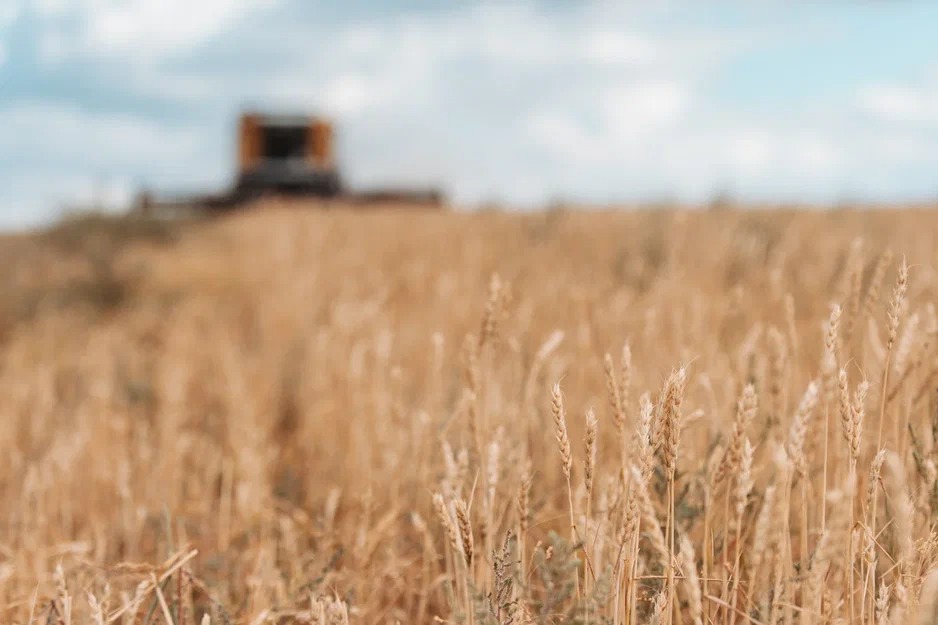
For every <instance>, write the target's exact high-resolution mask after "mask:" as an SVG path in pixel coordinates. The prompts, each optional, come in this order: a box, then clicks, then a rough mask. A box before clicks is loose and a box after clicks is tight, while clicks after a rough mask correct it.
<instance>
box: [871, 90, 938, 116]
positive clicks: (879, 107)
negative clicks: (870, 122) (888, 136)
mask: <svg viewBox="0 0 938 625" xmlns="http://www.w3.org/2000/svg"><path fill="white" fill-rule="evenodd" d="M859 103H860V107H861V108H862V109H863V110H865V111H867V112H868V113H871V114H872V115H874V116H876V117H878V118H880V119H883V120H885V121H890V122H907V123H928V124H930V123H938V83H935V84H921V85H917V86H908V85H888V84H883V85H871V86H867V87H865V88H863V89H861V90H860V93H859Z"/></svg>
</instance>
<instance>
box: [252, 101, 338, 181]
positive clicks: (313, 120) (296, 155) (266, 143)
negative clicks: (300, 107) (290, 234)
mask: <svg viewBox="0 0 938 625" xmlns="http://www.w3.org/2000/svg"><path fill="white" fill-rule="evenodd" d="M235 192H236V194H237V195H238V196H240V197H241V198H245V197H254V196H260V195H264V194H267V193H284V194H290V193H295V194H302V195H319V196H323V197H331V196H335V195H338V194H339V193H341V192H342V181H341V179H340V177H339V173H338V170H337V168H336V164H335V160H334V154H333V131H332V124H330V123H329V122H328V121H325V120H323V119H320V118H317V117H309V116H301V115H263V114H259V113H245V114H243V115H242V116H241V120H240V125H239V132H238V174H237V180H236V183H235Z"/></svg>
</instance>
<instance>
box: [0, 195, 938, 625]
mask: <svg viewBox="0 0 938 625" xmlns="http://www.w3.org/2000/svg"><path fill="white" fill-rule="evenodd" d="M104 230H106V229H105V228H103V227H101V226H100V225H99V226H90V227H86V228H85V230H81V229H78V230H77V231H76V232H69V231H68V230H67V229H60V230H59V231H57V232H49V233H47V234H45V235H36V236H35V237H28V238H26V239H25V240H18V241H15V242H13V241H8V242H7V243H6V245H7V247H8V249H13V248H12V247H10V246H13V245H14V243H15V245H16V246H17V247H16V249H17V250H18V251H17V252H16V253H15V254H11V256H12V258H10V259H8V260H9V262H7V263H6V265H7V267H6V269H4V270H3V271H4V283H5V285H6V288H5V289H4V290H5V293H4V294H3V295H2V304H0V340H2V343H0V344H2V351H0V412H2V420H0V622H2V623H49V624H57V625H58V624H65V625H71V624H72V623H75V624H79V623H80V624H86V623H88V624H97V625H102V624H104V623H120V624H128V625H129V624H135V625H138V624H145V625H158V624H159V625H171V624H175V625H182V624H186V623H189V624H193V625H194V624H197V623H213V624H214V623H244V624H258V625H260V624H262V623H274V624H277V625H288V624H293V623H296V624H303V623H308V624H319V625H322V624H325V623H362V624H368V625H371V624H375V625H377V624H384V623H387V624H395V623H401V624H412V623H413V624H422V623H445V624H447V625H463V624H465V625H495V624H499V625H507V624H518V625H522V624H528V623H536V624H538V625H566V624H578V625H579V624H582V625H590V624H596V625H600V624H606V623H608V624H614V625H619V624H629V625H639V624H646V623H654V624H661V625H703V624H710V623H714V624H729V625H745V624H747V623H753V624H755V625H776V624H784V625H793V624H797V625H810V624H835V623H841V624H848V625H874V624H875V625H881V624H891V625H905V624H909V625H933V624H934V623H938V608H936V601H938V530H936V521H938V401H936V400H938V396H936V389H938V345H936V340H935V339H936V332H938V313H936V309H935V301H936V297H938V273H936V267H938V249H936V247H935V242H936V241H938V213H935V212H930V211H927V210H916V209H903V210H899V209H896V210H881V211H850V210H838V211H826V212H807V211H806V212H798V211H782V212H769V211H733V210H718V211H681V210H660V211H636V212H611V211H610V212H577V211H559V210H558V211H551V212H545V213H538V214H528V215H518V214H509V213H498V212H484V213H476V214H463V213H446V212H428V211H421V210H417V209H407V208H384V209H381V208H379V209H374V210H366V211H363V210H358V211H356V210H351V209H348V210H347V209H343V208H342V207H332V209H331V210H301V209H297V207H292V206H284V205H279V204H276V203H269V204H267V205H264V206H259V207H256V210H251V211H247V212H243V213H238V214H233V215H230V216H226V217H224V218H221V219H216V220H211V221H207V222H197V223H185V224H179V225H164V226H160V227H159V228H155V229H153V231H152V232H150V231H141V232H136V233H133V232H132V233H129V234H128V233H126V232H123V231H122V230H120V229H118V230H117V231H116V232H111V233H107V232H104V233H103V234H102V232H103V231H104Z"/></svg>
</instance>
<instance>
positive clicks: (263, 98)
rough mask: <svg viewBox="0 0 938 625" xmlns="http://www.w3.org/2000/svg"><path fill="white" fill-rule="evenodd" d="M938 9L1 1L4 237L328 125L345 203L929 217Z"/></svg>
mask: <svg viewBox="0 0 938 625" xmlns="http://www.w3.org/2000/svg"><path fill="white" fill-rule="evenodd" d="M936 24H938V3H926V2H920V3H912V2H823V3H822V2H800V3H771V2H756V3H753V2H748V3H725V2H724V3H700V2H696V3H676V2H663V3H655V4H652V3H631V4H625V5H624V6H622V5H619V4H612V3H586V2H582V3H581V2H540V3H535V2H527V3H510V2H498V3H488V4H486V3H470V2H446V3H440V2H419V1H410V2H387V1H382V2H378V1H370V2H366V1H363V0H357V1H356V0H353V1H350V2H349V1H346V2H342V3H337V2H333V3H325V2H315V1H310V0H199V1H198V2H196V1H193V0H0V227H5V228H18V227H26V226H30V225H34V224H37V223H42V222H44V221H47V220H49V219H50V218H52V217H54V216H55V215H56V214H57V213H58V211H59V210H60V209H61V207H62V206H63V205H65V204H68V203H75V202H88V201H91V200H92V199H94V200H96V201H98V202H101V203H104V204H108V205H113V206H119V205H121V204H123V203H126V202H127V201H128V199H129V198H131V197H132V196H133V194H134V193H135V191H136V190H137V189H138V188H139V187H140V186H141V185H146V186H149V187H151V188H153V189H156V190H161V191H166V192H177V191H179V192H185V191H190V190H192V191H203V190H204V191H210V190H214V189H218V188H221V187H224V186H225V185H227V184H228V183H229V181H230V180H231V177H232V175H233V171H232V169H233V147H234V146H233V128H234V123H235V118H236V115H237V113H238V111H239V110H240V109H241V108H243V107H263V108H270V109H273V110H280V109H284V110H289V111H312V112H321V113H325V114H328V115H330V116H332V117H333V118H335V120H336V123H337V125H338V135H339V149H340V160H341V163H342V167H343V172H344V174H345V177H346V178H347V180H348V181H349V182H350V183H351V184H352V185H356V186H370V185H379V184H385V183H387V184H401V185H425V184H439V185H441V186H442V187H444V188H445V189H446V190H447V191H448V192H449V194H450V195H451V196H452V197H453V198H454V199H456V200H457V201H458V202H460V203H463V204H465V205H467V206H471V205H472V204H475V203H478V202H483V201H488V200H502V201H505V202H509V203H511V204H513V205H517V206H521V207H525V206H537V205H539V204H542V203H544V202H548V201H551V200H553V199H560V198H564V199H574V200H582V201H586V202H598V203H607V202H619V201H623V202H631V201H643V200H660V199H676V200H681V201H688V202H698V201H705V200H706V199H707V198H709V197H711V196H713V195H714V194H715V193H719V192H729V193H731V194H733V195H735V196H737V197H740V198H743V199H747V200H756V201H765V202H774V201H805V202H814V203H818V202H821V203H823V202H833V201H838V200H843V199H854V200H868V201H907V200H908V201H915V200H921V199H925V198H931V197H934V196H936V195H938V37H935V36H934V33H935V25H936Z"/></svg>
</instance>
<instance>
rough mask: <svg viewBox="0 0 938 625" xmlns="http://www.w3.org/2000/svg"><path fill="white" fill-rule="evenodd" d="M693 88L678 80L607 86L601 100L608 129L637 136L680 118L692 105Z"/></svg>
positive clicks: (602, 111) (666, 125) (600, 106)
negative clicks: (691, 92) (691, 91)
mask: <svg viewBox="0 0 938 625" xmlns="http://www.w3.org/2000/svg"><path fill="white" fill-rule="evenodd" d="M689 91H690V89H689V88H688V87H687V86H685V85H683V84H680V83H678V82H677V81H675V80H653V81H636V82H632V83H626V84H624V85H615V86H612V87H608V88H605V89H603V91H602V92H601V93H600V94H598V97H597V101H598V107H599V110H600V112H601V114H602V119H603V122H604V123H603V125H604V126H605V128H606V130H607V131H612V132H616V133H619V134H623V135H636V134H642V133H648V132H654V131H657V130H660V129H662V128H665V127H668V126H671V125H673V124H674V123H675V122H677V121H679V120H680V118H681V116H682V114H683V113H684V112H685V111H686V110H687V108H688V107H689V104H690V93H689Z"/></svg>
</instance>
